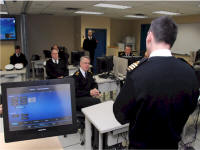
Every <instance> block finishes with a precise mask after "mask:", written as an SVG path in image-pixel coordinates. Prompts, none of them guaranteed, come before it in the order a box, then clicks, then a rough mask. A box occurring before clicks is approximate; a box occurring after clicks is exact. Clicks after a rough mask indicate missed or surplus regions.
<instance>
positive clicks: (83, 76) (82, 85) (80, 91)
mask: <svg viewBox="0 0 200 150" xmlns="http://www.w3.org/2000/svg"><path fill="white" fill-rule="evenodd" d="M89 66H90V58H89V57H88V56H82V57H81V58H80V69H79V70H78V71H76V72H75V73H74V75H73V78H74V80H75V87H76V106H77V110H79V111H80V110H81V108H84V107H88V106H91V105H95V104H98V103H100V100H99V99H98V98H96V97H98V96H100V93H99V91H98V90H97V88H98V86H97V83H96V82H95V81H94V78H93V75H92V72H90V71H89Z"/></svg>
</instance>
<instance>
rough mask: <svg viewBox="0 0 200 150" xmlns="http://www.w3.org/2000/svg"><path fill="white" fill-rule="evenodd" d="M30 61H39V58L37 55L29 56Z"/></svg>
mask: <svg viewBox="0 0 200 150" xmlns="http://www.w3.org/2000/svg"><path fill="white" fill-rule="evenodd" d="M31 60H32V61H34V60H40V56H39V55H32V56H31Z"/></svg>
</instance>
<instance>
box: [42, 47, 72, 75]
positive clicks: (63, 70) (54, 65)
mask: <svg viewBox="0 0 200 150" xmlns="http://www.w3.org/2000/svg"><path fill="white" fill-rule="evenodd" d="M51 57H52V58H51V59H49V60H48V61H47V63H46V73H47V76H48V78H49V79H56V78H63V77H65V76H68V74H69V70H68V69H67V65H66V64H65V63H64V61H63V60H62V59H59V57H58V50H57V49H52V50H51Z"/></svg>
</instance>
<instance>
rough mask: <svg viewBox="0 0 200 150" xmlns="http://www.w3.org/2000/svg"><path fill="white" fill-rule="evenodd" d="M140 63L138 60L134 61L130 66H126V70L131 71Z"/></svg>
mask: <svg viewBox="0 0 200 150" xmlns="http://www.w3.org/2000/svg"><path fill="white" fill-rule="evenodd" d="M139 63H140V61H136V62H134V63H132V64H131V65H130V66H128V68H127V71H129V72H130V71H132V70H133V69H135V68H137V66H138V64H139Z"/></svg>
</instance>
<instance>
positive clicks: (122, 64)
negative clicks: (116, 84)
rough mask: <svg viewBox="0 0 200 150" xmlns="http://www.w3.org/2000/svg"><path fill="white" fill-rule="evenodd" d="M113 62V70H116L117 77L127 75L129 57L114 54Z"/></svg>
mask: <svg viewBox="0 0 200 150" xmlns="http://www.w3.org/2000/svg"><path fill="white" fill-rule="evenodd" d="M113 63H114V69H113V70H114V74H115V76H116V77H118V76H126V73H127V67H128V59H126V58H121V57H117V56H114V57H113Z"/></svg>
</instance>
